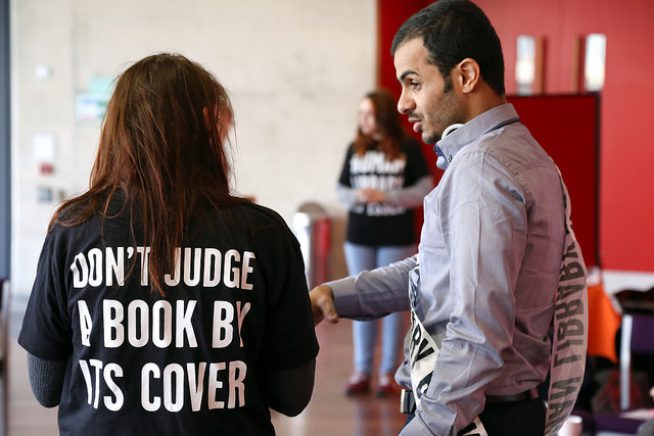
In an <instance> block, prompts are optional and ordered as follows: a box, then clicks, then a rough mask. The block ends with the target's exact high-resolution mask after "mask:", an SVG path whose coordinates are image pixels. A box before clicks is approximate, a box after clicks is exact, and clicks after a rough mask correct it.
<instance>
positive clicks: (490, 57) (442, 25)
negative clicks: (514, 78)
mask: <svg viewBox="0 0 654 436" xmlns="http://www.w3.org/2000/svg"><path fill="white" fill-rule="evenodd" d="M418 37H420V38H422V39H423V44H424V46H425V48H426V49H427V51H428V52H429V57H430V62H431V63H432V64H434V65H436V67H437V68H438V70H439V71H440V73H441V75H442V76H443V78H445V79H447V78H449V75H450V71H451V70H452V68H453V67H454V66H455V65H456V64H458V63H459V62H461V61H462V60H463V59H465V58H472V59H474V60H475V61H477V63H478V64H479V67H480V70H481V75H482V77H483V78H484V81H485V82H486V83H488V85H489V86H490V87H491V88H492V89H493V90H494V91H495V92H496V93H497V94H498V95H504V93H505V90H504V57H503V55H502V45H501V43H500V39H499V37H498V36H497V33H496V32H495V29H494V28H493V26H492V24H491V23H490V21H489V20H488V17H486V14H484V12H483V11H482V10H481V9H480V8H479V7H478V6H477V5H475V4H474V3H472V2H471V1H468V0H440V1H438V2H436V3H432V4H431V5H429V6H427V7H426V8H424V9H422V10H420V11H418V12H416V13H415V14H414V15H412V16H411V17H410V18H409V19H408V20H407V21H405V22H404V24H402V26H400V28H399V29H398V31H397V33H396V34H395V37H394V38H393V44H392V46H391V54H395V51H396V50H397V48H398V47H399V46H400V45H402V44H403V43H404V42H406V41H409V40H411V39H414V38H418Z"/></svg>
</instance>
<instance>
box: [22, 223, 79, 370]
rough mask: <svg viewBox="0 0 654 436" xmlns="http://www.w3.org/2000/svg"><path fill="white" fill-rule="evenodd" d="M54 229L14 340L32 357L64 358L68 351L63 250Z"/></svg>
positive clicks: (45, 246) (47, 237)
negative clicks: (20, 326) (18, 332)
mask: <svg viewBox="0 0 654 436" xmlns="http://www.w3.org/2000/svg"><path fill="white" fill-rule="evenodd" d="M57 234H58V232H57V231H56V230H54V231H52V232H50V233H48V235H47V236H46V239H45V242H44V244H43V248H42V250H41V256H40V257H39V262H38V266H37V270H36V279H35V280H34V286H33V288H32V293H31V294H30V299H29V302H28V304H27V309H26V310H25V317H24V318H23V326H22V328H21V331H20V334H19V336H18V343H19V344H20V345H21V346H22V347H23V348H24V349H25V350H27V351H28V352H29V353H30V354H32V355H33V356H36V357H39V358H41V359H45V360H51V361H58V360H66V359H67V358H68V356H69V355H70V354H71V352H72V329H71V325H70V319H69V316H68V310H67V296H66V293H65V289H66V287H65V284H64V283H63V277H64V276H65V274H66V269H65V267H64V264H65V251H64V250H63V249H62V248H63V244H62V241H61V238H60V237H58V236H57Z"/></svg>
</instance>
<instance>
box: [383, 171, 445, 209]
mask: <svg viewBox="0 0 654 436" xmlns="http://www.w3.org/2000/svg"><path fill="white" fill-rule="evenodd" d="M433 187H434V182H433V179H432V176H425V177H422V178H420V179H418V181H416V183H414V184H413V185H411V186H407V187H405V188H402V189H398V190H396V191H391V192H387V193H386V201H385V203H388V204H392V205H393V206H402V207H405V208H407V209H412V208H414V207H418V206H422V199H423V198H425V195H427V194H429V191H431V190H432V188H433Z"/></svg>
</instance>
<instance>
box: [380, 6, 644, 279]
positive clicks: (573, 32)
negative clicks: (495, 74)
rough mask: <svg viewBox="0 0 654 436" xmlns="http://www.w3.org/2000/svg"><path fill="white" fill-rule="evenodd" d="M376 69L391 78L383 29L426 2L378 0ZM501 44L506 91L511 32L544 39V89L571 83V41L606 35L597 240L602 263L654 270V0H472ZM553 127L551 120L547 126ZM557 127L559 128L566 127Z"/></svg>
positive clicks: (510, 87) (386, 82)
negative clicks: (483, 11) (378, 51)
mask: <svg viewBox="0 0 654 436" xmlns="http://www.w3.org/2000/svg"><path fill="white" fill-rule="evenodd" d="M378 1H379V3H378V5H379V23H380V24H379V28H380V55H379V62H380V69H379V71H380V77H379V83H380V84H381V85H382V86H395V85H393V84H392V83H390V81H391V80H393V81H394V80H395V79H394V72H392V75H391V74H389V72H388V70H389V68H390V70H391V71H392V60H391V59H390V55H388V48H386V47H384V44H385V41H386V39H384V38H387V34H388V33H391V36H390V37H391V38H392V33H394V32H395V30H396V29H397V26H398V25H399V24H400V23H401V22H402V20H404V19H405V18H406V17H407V16H408V15H410V14H411V12H414V11H417V10H418V9H420V8H421V7H422V6H424V5H425V4H427V3H429V2H425V1H422V0H404V1H402V2H395V1H392V0H378ZM476 3H477V4H478V5H479V6H480V7H481V8H482V9H484V10H485V11H486V13H487V15H488V16H489V18H490V20H491V22H492V23H493V25H494V26H495V29H496V30H497V32H498V34H499V35H500V39H501V40H502V44H503V48H504V57H505V63H506V85H507V92H508V93H512V92H514V91H515V85H514V64H515V50H516V48H515V40H516V37H517V35H519V34H528V35H534V36H543V37H545V39H546V54H545V65H546V68H545V91H546V93H556V94H559V93H566V92H571V91H572V75H573V62H574V60H573V44H574V41H575V39H576V38H577V37H578V36H580V35H584V34H588V33H604V34H606V36H607V49H606V50H607V58H606V63H607V64H606V83H605V87H604V90H603V92H602V95H601V114H600V123H601V126H600V193H599V198H600V214H599V215H600V216H599V226H600V232H599V247H600V260H601V265H602V267H603V268H605V269H613V270H633V271H654V254H650V253H652V252H653V251H654V171H652V168H653V167H654V110H652V109H651V108H650V107H649V105H650V104H651V102H654V79H653V78H652V75H653V74H654V35H653V34H652V28H653V27H654V1H652V0H628V1H621V2H616V1H614V0H550V1H547V2H543V1H542V0H476ZM552 128H556V126H552ZM565 134H566V133H565V132H561V135H565Z"/></svg>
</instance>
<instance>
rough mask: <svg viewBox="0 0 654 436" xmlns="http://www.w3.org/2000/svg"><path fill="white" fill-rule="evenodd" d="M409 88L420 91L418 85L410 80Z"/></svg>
mask: <svg viewBox="0 0 654 436" xmlns="http://www.w3.org/2000/svg"><path fill="white" fill-rule="evenodd" d="M409 88H411V89H413V90H414V91H417V90H419V89H420V83H419V82H416V81H413V80H412V81H410V82H409Z"/></svg>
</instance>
